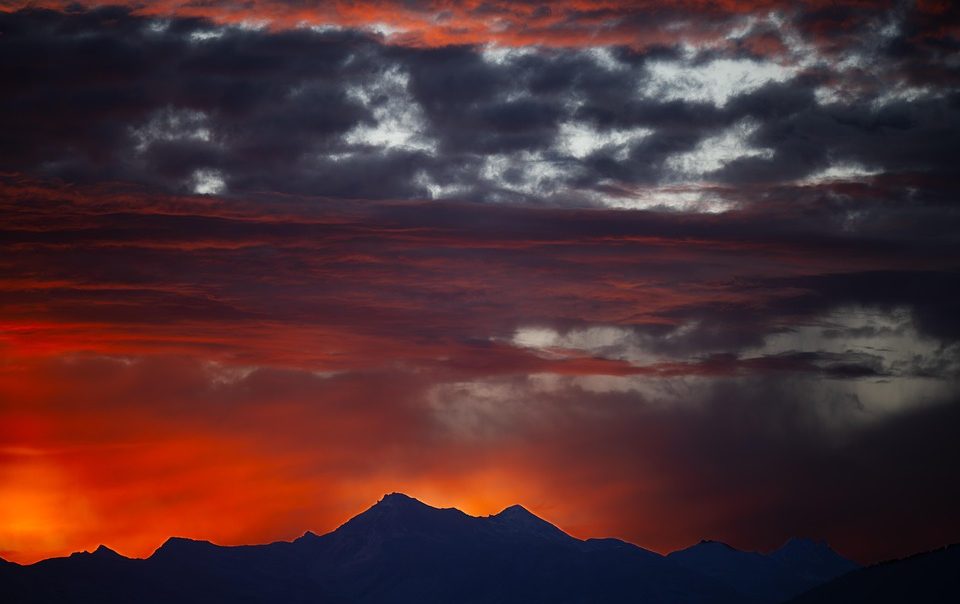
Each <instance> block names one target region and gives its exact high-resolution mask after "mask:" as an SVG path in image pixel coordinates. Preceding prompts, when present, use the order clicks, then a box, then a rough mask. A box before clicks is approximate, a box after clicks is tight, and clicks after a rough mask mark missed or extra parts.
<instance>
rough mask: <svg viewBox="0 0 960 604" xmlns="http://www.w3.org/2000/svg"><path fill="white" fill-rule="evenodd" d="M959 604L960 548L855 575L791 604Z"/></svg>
mask: <svg viewBox="0 0 960 604" xmlns="http://www.w3.org/2000/svg"><path fill="white" fill-rule="evenodd" d="M841 602H842V603H844V604H847V603H849V602H870V604H887V603H889V604H894V603H897V604H899V603H902V602H910V603H911V604H955V603H956V602H960V544H955V545H950V546H948V547H945V548H942V549H939V550H936V551H932V552H927V553H925V554H917V555H915V556H911V557H909V558H904V559H902V560H893V561H891V562H884V563H882V564H877V565H874V566H870V567H868V568H864V569H862V570H858V571H854V572H851V573H848V574H846V575H843V576H842V577H839V578H837V579H834V580H833V581H830V582H828V583H825V584H823V585H821V586H820V587H817V588H816V589H813V590H811V591H808V592H807V593H805V594H803V595H802V596H800V597H798V598H796V599H795V600H791V602H790V604H840V603H841Z"/></svg>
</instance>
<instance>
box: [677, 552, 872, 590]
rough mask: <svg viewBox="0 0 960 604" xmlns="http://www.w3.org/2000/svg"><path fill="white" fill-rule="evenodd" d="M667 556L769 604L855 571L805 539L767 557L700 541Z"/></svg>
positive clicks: (849, 562) (840, 558)
mask: <svg viewBox="0 0 960 604" xmlns="http://www.w3.org/2000/svg"><path fill="white" fill-rule="evenodd" d="M667 557H668V558H669V559H670V560H672V561H674V562H677V563H679V564H682V565H683V566H685V567H687V568H689V569H691V570H696V571H699V572H701V573H703V574H705V575H707V576H709V577H712V578H714V579H717V580H718V581H723V582H725V583H727V584H728V585H729V586H731V587H732V588H733V589H735V590H737V591H738V592H740V593H742V594H744V595H745V596H750V597H752V598H755V599H757V600H759V601H761V602H770V603H774V602H782V601H783V600H786V599H788V598H791V597H793V596H796V595H797V594H800V593H803V592H804V591H807V590H808V589H810V588H812V587H814V586H816V585H820V584H821V583H823V582H824V581H828V580H830V579H832V578H834V577H836V576H839V575H841V574H843V573H845V572H849V571H850V570H853V569H855V568H857V565H856V564H855V563H853V562H851V561H849V560H847V559H845V558H843V557H842V556H840V555H839V554H837V553H836V552H834V551H833V550H831V549H830V548H829V546H827V544H826V543H822V542H820V543H818V542H815V541H811V540H807V539H792V540H790V541H788V542H787V543H786V544H785V545H784V546H783V547H781V548H780V549H778V550H776V551H775V552H772V553H771V554H769V555H765V554H761V553H758V552H744V551H741V550H738V549H736V548H733V547H731V546H729V545H727V544H725V543H720V542H718V541H701V542H700V543H698V544H697V545H694V546H692V547H689V548H687V549H684V550H680V551H677V552H673V553H672V554H670V555H669V556H667Z"/></svg>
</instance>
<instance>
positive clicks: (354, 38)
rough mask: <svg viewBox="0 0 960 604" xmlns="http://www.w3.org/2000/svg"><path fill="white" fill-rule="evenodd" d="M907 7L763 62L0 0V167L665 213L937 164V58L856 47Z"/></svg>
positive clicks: (956, 123)
mask: <svg viewBox="0 0 960 604" xmlns="http://www.w3.org/2000/svg"><path fill="white" fill-rule="evenodd" d="M854 12H855V11H854V9H852V8H850V7H839V8H836V9H832V10H830V11H826V10H825V11H819V12H810V13H805V16H804V20H800V21H797V22H796V26H797V27H799V30H800V31H801V32H802V31H806V32H807V34H808V35H809V36H810V41H812V40H815V39H819V38H818V36H820V35H821V34H822V32H824V31H828V30H829V31H832V30H831V29H830V28H831V27H833V25H831V24H835V23H847V22H859V21H858V20H857V19H858V17H857V16H856V15H855V14H854ZM908 14H912V13H903V11H900V12H893V13H890V14H889V19H888V20H889V21H890V22H891V23H893V24H894V25H896V27H894V25H891V26H890V27H891V28H892V29H889V28H888V30H882V28H880V29H878V28H877V27H874V26H872V25H871V26H869V27H865V28H863V29H861V30H856V29H855V30H851V31H850V32H848V34H846V35H848V36H852V37H853V38H855V39H856V40H858V42H857V43H856V44H854V43H852V42H850V43H846V44H845V46H844V49H845V51H844V52H846V53H848V57H849V58H850V60H851V61H852V63H851V64H852V65H855V67H849V68H847V67H844V68H840V67H831V66H830V64H831V62H832V61H834V59H829V60H827V59H822V58H821V59H815V58H814V57H811V56H806V57H805V58H804V56H803V55H802V54H799V53H801V51H800V50H798V49H792V50H790V53H791V54H792V55H794V58H792V59H791V60H790V61H786V60H783V62H784V64H783V65H778V64H777V63H775V62H773V61H772V60H771V58H770V55H761V56H757V57H754V58H744V57H742V56H740V55H738V53H737V51H736V50H730V51H728V50H723V49H720V50H717V49H714V50H704V51H702V52H701V53H699V54H697V55H695V56H694V57H693V58H690V57H687V56H684V55H683V54H682V53H680V52H679V51H678V50H677V49H671V48H669V47H665V46H652V47H649V48H646V49H643V50H627V49H625V48H620V49H617V48H612V49H606V50H604V49H599V50H598V49H590V48H570V49H552V50H551V49H540V50H523V49H521V50H514V51H510V50H496V49H483V48H482V47H478V46H445V47H439V48H408V47H403V46H389V45H385V44H384V43H383V41H382V40H381V39H379V38H377V37H376V36H373V35H371V34H363V33H356V32H350V31H343V30H341V31H324V32H316V31H312V30H309V29H305V28H301V29H287V30H269V29H251V28H249V27H247V28H244V27H240V26H229V27H225V26H222V25H219V24H217V23H214V22H212V21H206V20H203V19H198V18H186V17H173V18H169V19H166V20H158V19H157V18H153V17H148V16H142V15H136V14H133V13H131V12H129V11H128V10H126V9H122V8H117V7H112V8H109V7H108V8H101V9H96V10H90V11H85V10H79V11H73V12H69V13H60V12H55V11H43V10H24V11H20V12H13V13H4V14H3V15H2V16H0V29H2V31H3V38H2V42H0V43H2V45H3V49H4V50H3V59H2V64H0V76H2V77H3V79H4V81H5V83H6V87H7V92H6V94H5V95H4V99H3V106H2V110H3V113H2V114H3V115H4V116H6V117H5V118H4V123H3V129H4V132H5V135H4V137H3V140H2V142H0V155H2V157H3V163H4V165H5V166H6V168H7V169H8V170H16V171H22V172H27V173H32V174H36V175H41V176H44V177H52V178H62V179H66V180H69V181H73V182H97V181H102V180H125V181H135V182H140V183H144V184H148V185H150V186H152V187H158V188H160V189H161V190H166V191H178V190H182V191H190V190H197V191H203V192H210V191H226V192H229V193H233V194H241V193H249V192H253V191H275V192H288V193H309V194H314V195H329V196H334V197H353V198H385V199H388V198H392V199H397V198H404V199H423V198H428V197H443V198H457V199H469V200H494V201H497V200H499V201H522V202H536V203H542V202H550V201H553V202H557V203H571V202H573V203H576V204H579V205H583V204H586V205H596V204H601V205H620V204H624V205H626V206H628V207H629V206H631V205H634V206H635V205H637V204H638V203H639V204H641V205H640V206H638V207H645V205H643V204H646V205H649V204H651V203H653V204H655V203H656V202H655V201H650V200H649V199H647V198H644V199H647V201H642V202H638V201H636V200H634V199H633V195H634V194H630V193H627V192H626V191H627V190H629V189H630V188H633V187H640V188H641V189H644V188H646V189H649V188H650V187H653V190H654V193H650V194H649V195H652V196H653V197H652V198H653V199H656V198H658V197H657V196H658V195H659V198H660V199H666V201H663V202H662V203H664V204H665V205H666V206H667V207H674V206H676V204H678V203H679V202H677V201H676V200H675V199H673V198H667V197H664V194H663V192H662V191H661V192H659V193H657V192H656V191H659V189H658V187H662V186H664V185H665V184H674V185H675V184H677V183H689V184H694V185H696V184H699V183H702V181H704V180H714V181H720V182H725V183H732V184H735V185H736V186H737V187H743V186H746V185H753V186H758V187H770V186H775V185H777V184H780V183H784V182H794V181H798V180H802V179H804V178H806V177H809V176H811V175H815V174H816V173H820V172H823V171H825V170H829V169H831V168H837V167H840V168H846V169H848V170H849V169H850V168H851V167H852V168H853V169H854V170H856V169H860V170H866V172H864V173H866V174H872V175H873V177H877V176H876V175H877V174H880V175H883V174H896V173H901V172H903V171H909V172H911V173H913V174H928V175H931V176H932V175H937V174H946V173H947V172H948V171H949V170H950V168H951V167H952V158H953V157H955V156H956V155H957V152H958V151H960V150H958V149H956V148H955V147H956V141H957V140H960V136H958V135H957V133H956V132H955V131H956V130H957V129H958V128H960V114H958V112H957V103H956V102H955V98H954V97H955V95H956V92H955V90H954V88H955V87H954V86H952V85H951V84H949V79H948V78H945V77H943V75H942V74H941V73H939V71H938V72H937V73H936V74H933V73H931V74H930V75H929V77H927V76H923V75H922V74H923V73H924V69H923V68H922V67H921V65H927V66H928V67H929V68H930V69H933V70H934V71H936V70H940V71H943V70H950V69H953V68H952V67H950V65H951V64H952V63H950V62H949V61H948V60H947V55H948V52H947V51H946V50H941V51H937V52H934V51H932V50H929V49H927V47H926V46H924V47H923V49H922V50H921V49H918V48H913V47H910V48H904V49H901V50H900V51H899V54H898V55H897V57H895V58H891V59H889V60H890V65H889V66H885V65H883V64H881V65H876V64H874V63H875V61H876V60H877V57H878V56H883V55H876V53H875V52H874V54H872V55H869V56H870V57H871V59H870V61H871V63H870V64H868V63H867V59H866V58H865V57H867V56H868V55H867V54H865V53H866V52H867V50H871V49H873V46H871V44H873V43H874V42H876V43H880V42H878V41H879V40H885V41H886V42H884V44H888V45H889V44H892V43H893V42H892V41H893V40H898V39H900V38H901V37H903V36H906V35H907V31H906V28H907V23H908V22H909V17H908V16H907V15H908ZM897 24H899V25H897ZM758 27H761V26H758ZM770 27H773V26H772V25H771V24H767V25H763V26H762V27H761V29H760V31H761V32H764V31H765V32H766V34H758V35H769V34H770V32H769V29H770ZM784 27H785V26H784ZM763 28H766V29H763ZM870 40H873V41H874V42H869V41H870ZM808 42H809V41H808ZM793 44H796V43H795V42H794V43H793ZM911 49H912V50H911ZM871 52H873V50H871ZM857 53H861V54H857ZM911 53H912V54H911ZM901 55H908V56H909V59H907V58H904V57H903V56H901ZM803 60H807V61H808V62H809V61H819V63H817V64H816V65H812V64H811V65H809V66H804V65H803V64H802V63H803ZM798 62H799V63H800V64H799V65H798ZM898 65H902V66H903V69H904V70H906V72H908V73H909V74H910V77H906V76H904V75H903V73H906V72H901V71H897V69H898V68H897V67H896V66H898ZM664 70H667V71H664ZM890 70H893V71H890ZM927 71H929V69H928V70H927ZM681 73H682V74H683V75H679V74H681ZM868 73H869V74H871V75H869V78H868V79H869V80H870V81H869V82H868V81H867V80H863V77H866V75H864V74H868ZM671 74H673V75H671ZM861 76H862V77H861ZM857 78H860V79H861V80H863V82H862V86H859V87H858V88H856V89H854V90H848V89H846V88H845V85H844V82H845V81H847V80H850V81H854V80H856V79H857ZM925 78H926V79H925ZM737 80H739V81H740V83H739V89H738V88H737V85H734V84H733V83H732V82H734V81H737ZM824 95H826V97H828V98H827V100H824V99H823V98H820V97H822V96H824ZM851 95H853V96H851ZM641 128H642V129H644V130H643V131H642V132H641V131H639V130H637V129H641ZM737 128H740V130H737ZM738 132H739V134H738ZM725 135H726V136H727V137H728V139H724V140H727V142H725V143H722V142H720V139H718V138H717V137H721V138H722V137H723V136H725ZM730 136H733V137H734V138H732V139H730V138H729V137H730ZM685 154H686V156H685ZM691 154H692V155H691ZM684 157H687V158H686V159H683V158H684ZM678 166H683V168H682V169H679V168H678ZM371 174H376V175H377V176H376V178H371V177H370V175H371ZM857 174H858V173H857V172H856V171H854V172H852V173H849V172H848V173H843V172H842V171H841V172H839V173H835V176H834V178H841V179H843V178H848V179H849V178H856V176H857ZM612 184H613V185H616V187H620V191H619V192H618V193H614V192H613V191H614V189H612V188H611V185H612ZM916 188H917V187H913V193H912V194H913V195H917V194H922V193H923V190H922V188H921V190H920V192H919V193H918V192H917V191H916ZM695 197H696V196H695ZM730 197H732V198H733V199H730V200H728V201H730V202H736V203H745V202H752V201H755V199H753V197H755V196H751V198H750V199H747V198H746V196H744V195H742V194H736V193H735V194H733V195H731V196H730Z"/></svg>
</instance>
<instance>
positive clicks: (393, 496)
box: [377, 493, 427, 506]
mask: <svg viewBox="0 0 960 604" xmlns="http://www.w3.org/2000/svg"><path fill="white" fill-rule="evenodd" d="M377 505H378V506H379V505H388V506H401V505H403V506H406V505H427V504H425V503H423V502H422V501H420V500H419V499H415V498H413V497H411V496H409V495H406V494H404V493H387V494H386V495H384V496H383V497H381V498H380V501H378V502H377Z"/></svg>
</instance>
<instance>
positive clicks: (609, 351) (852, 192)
mask: <svg viewBox="0 0 960 604" xmlns="http://www.w3.org/2000/svg"><path fill="white" fill-rule="evenodd" d="M118 1H122V0H118ZM0 81H2V82H3V86H2V91H0V557H3V558H4V559H7V560H13V561H17V562H22V563H29V562H33V561H36V560H39V559H43V558H47V557H51V556H59V555H65V554H68V553H70V552H72V551H78V550H84V549H93V548H95V547H96V546H97V545H98V544H100V543H103V544H106V545H108V546H110V547H112V548H114V549H116V550H118V551H119V552H121V553H123V554H125V555H129V556H147V555H149V554H150V553H151V552H152V551H153V550H154V549H155V548H157V547H158V546H159V545H160V544H161V543H162V542H163V541H164V540H165V539H166V538H167V537H169V536H171V535H179V536H186V537H193V538H200V539H210V540H212V541H214V542H217V543H222V544H243V543H262V542H269V541H274V540H278V539H291V538H294V537H297V536H299V535H300V534H302V533H303V532H304V531H306V530H313V531H314V532H318V533H322V532H326V531H329V530H332V529H334V528H336V527H337V526H338V525H339V524H341V523H342V522H344V521H345V520H346V519H348V518H349V517H351V516H353V515H355V514H357V513H359V512H360V511H362V510H363V509H365V508H366V507H369V506H370V505H371V504H373V503H374V502H375V501H376V500H377V499H379V498H380V497H381V496H382V495H383V494H384V493H388V492H393V491H400V492H405V493H407V494H409V495H411V496H414V497H417V498H419V499H421V500H423V501H425V502H426V503H429V504H432V505H436V506H443V507H446V506H454V507H458V508H460V509H462V510H464V511H465V512H468V513H471V514H490V513H495V512H497V511H499V510H501V509H503V508H505V507H507V506H509V505H512V504H515V503H521V504H523V505H524V506H525V507H527V508H529V509H530V510H532V511H533V512H535V513H537V514H538V515H540V516H542V517H544V518H546V519H548V520H550V521H551V522H554V523H556V524H557V525H558V526H559V527H561V528H562V529H564V530H566V531H568V532H570V533H571V534H573V535H576V536H578V537H584V538H585V537H600V536H616V537H620V538H623V539H626V540H628V541H631V542H633V543H636V544H638V545H641V546H643V547H646V548H649V549H652V550H655V551H658V552H662V553H663V552H669V551H672V550H675V549H679V548H682V547H686V546H688V545H690V544H692V543H696V542H697V541H699V540H700V539H717V540H722V541H725V542H727V543H730V544H731V545H733V546H735V547H739V548H743V549H750V550H760V551H766V550H770V549H773V548H775V547H777V546H779V545H780V544H782V543H783V542H784V541H786V540H787V539H788V538H789V537H792V536H801V537H810V538H816V539H826V540H828V541H829V542H830V544H831V545H832V546H834V547H835V548H836V549H837V550H838V551H840V552H841V553H843V554H845V555H848V556H850V557H852V558H854V559H856V560H858V561H860V562H873V561H877V560H883V559H888V558H891V557H897V556H903V555H907V554H910V553H914V552H916V551H921V550H925V549H931V548H935V547H938V546H940V545H943V544H945V543H951V542H957V541H960V515H958V514H957V513H956V510H957V509H958V507H960V474H958V469H960V439H958V438H957V434H958V429H960V313H958V306H957V300H958V298H960V211H958V208H960V206H958V205H957V204H958V199H957V198H958V194H960V181H958V178H957V167H956V166H957V158H958V157H960V9H958V6H957V5H955V4H952V3H950V2H940V1H935V0H924V1H920V2H871V1H867V0H861V1H849V2H825V1H824V2H806V3H795V2H784V1H782V0H766V1H756V2H731V1H716V2H704V1H697V0H685V1H680V2H669V3H667V2H655V1H650V0H643V1H635V2H612V1H604V0H561V1H558V2H553V3H549V4H542V3H539V2H522V1H521V2H506V1H503V0H460V1H453V0H450V1H440V0H437V1H427V0H410V1H402V2H401V1H396V2H390V1H387V0H379V1H372V0H369V1H368V0H354V1H351V2H313V1H310V0H296V1H295V0H249V1H246V2H242V3H239V2H238V3H232V2H226V1H221V0H211V1H206V2H187V1H181V0H161V1H158V2H150V3H128V4H108V3H100V2H80V3H76V2H60V1H47V0H34V1H29V2H21V1H17V0H14V1H10V0H3V1H0Z"/></svg>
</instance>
